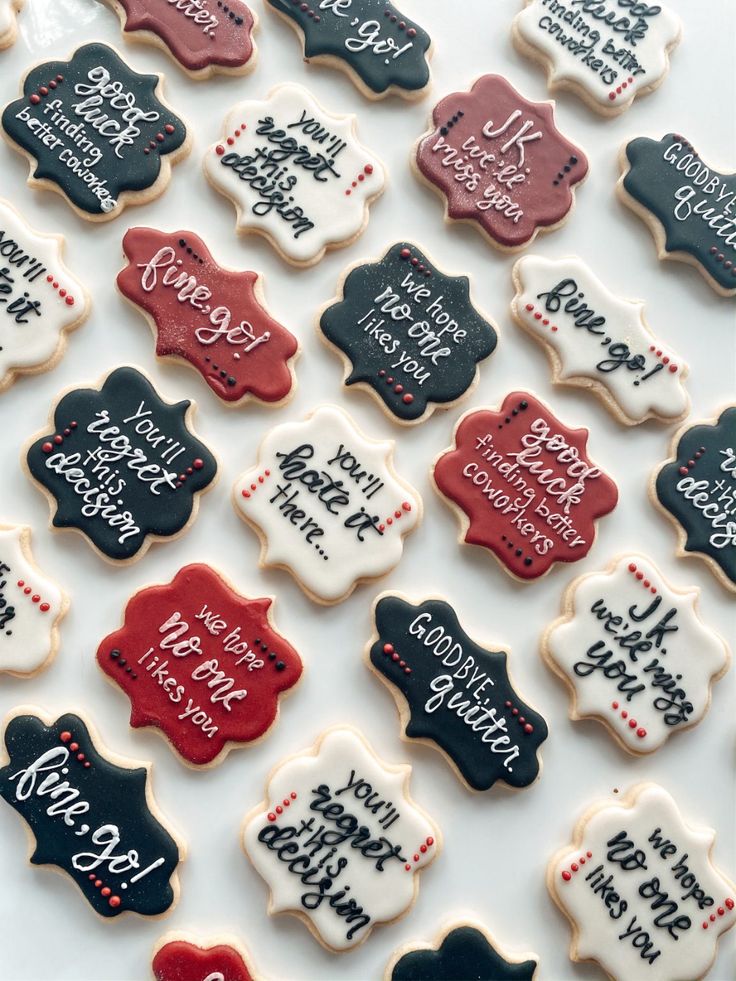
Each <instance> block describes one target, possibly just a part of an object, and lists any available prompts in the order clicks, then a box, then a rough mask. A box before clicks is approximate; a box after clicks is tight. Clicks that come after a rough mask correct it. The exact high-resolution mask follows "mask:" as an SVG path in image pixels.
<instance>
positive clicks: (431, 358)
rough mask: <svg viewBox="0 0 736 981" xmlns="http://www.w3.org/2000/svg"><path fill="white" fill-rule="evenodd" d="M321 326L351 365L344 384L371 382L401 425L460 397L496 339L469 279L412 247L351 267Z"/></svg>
mask: <svg viewBox="0 0 736 981" xmlns="http://www.w3.org/2000/svg"><path fill="white" fill-rule="evenodd" d="M320 329H321V331H322V333H323V334H324V336H325V337H326V339H327V340H328V341H329V342H330V344H332V345H334V347H336V348H337V349H338V351H339V352H340V353H342V354H344V355H345V356H346V357H347V358H348V359H349V360H350V362H351V363H352V371H350V373H349V374H348V376H347V377H346V379H345V384H346V385H354V384H356V383H360V384H363V385H367V386H368V387H369V388H370V389H371V390H372V391H373V392H375V394H376V395H377V396H378V397H379V399H380V400H381V402H383V403H384V405H385V406H386V408H387V409H388V410H389V411H390V412H391V413H392V414H393V415H394V416H396V418H397V419H399V420H400V421H401V422H419V421H420V420H423V419H425V418H427V417H428V416H429V415H431V413H432V411H433V410H434V408H435V407H436V406H437V405H447V404H449V403H453V402H456V401H457V400H458V399H460V398H461V397H462V396H463V395H464V394H465V393H466V392H467V391H468V389H469V388H470V386H471V385H473V384H474V383H475V379H476V375H477V371H478V362H479V361H482V360H483V359H484V358H487V357H488V356H489V355H490V354H492V353H493V351H494V350H495V347H496V342H497V335H496V331H495V329H494V327H493V326H492V325H491V324H489V323H488V322H487V321H486V320H484V318H483V317H481V316H480V314H479V313H478V311H477V310H476V309H475V307H474V306H473V304H472V303H471V301H470V284H469V281H468V279H467V277H466V276H447V275H445V274H444V273H442V272H440V271H439V270H438V269H437V267H436V266H434V265H433V264H432V263H431V262H430V261H429V260H428V259H427V257H426V256H425V255H424V254H423V253H422V252H421V251H420V250H419V249H418V248H417V247H416V246H415V245H413V244H412V243H410V242H398V243H396V244H395V245H392V246H391V248H389V250H388V251H387V252H386V254H385V255H384V257H383V258H382V259H379V260H378V262H370V263H364V264H362V265H359V266H356V267H355V268H354V269H352V270H351V272H349V273H348V275H347V277H346V278H345V281H344V282H343V287H342V298H341V299H339V300H338V301H337V302H336V303H333V304H332V305H331V306H329V307H327V309H325V310H324V312H323V313H322V316H321V318H320Z"/></svg>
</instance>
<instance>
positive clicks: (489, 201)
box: [416, 75, 588, 249]
mask: <svg viewBox="0 0 736 981" xmlns="http://www.w3.org/2000/svg"><path fill="white" fill-rule="evenodd" d="M432 122H433V129H432V131H431V132H429V133H428V134H427V135H426V136H423V137H422V139H421V140H420V141H419V143H418V144H417V147H416V165H417V168H418V171H419V174H420V175H421V176H422V177H423V178H424V179H425V180H426V181H427V182H428V183H429V184H430V186H432V187H433V188H436V189H437V190H439V192H440V193H441V194H442V195H443V197H445V198H446V211H447V215H448V217H450V218H454V219H456V220H458V221H471V222H475V223H476V224H477V225H478V227H479V228H480V230H481V231H482V232H483V233H484V234H485V235H486V236H487V237H488V238H489V240H490V241H491V244H494V245H497V246H500V247H501V248H504V249H520V248H523V247H524V246H526V245H528V244H529V243H530V242H532V241H533V239H534V238H535V237H536V235H537V233H538V232H539V231H540V230H546V229H551V228H552V227H554V226H556V225H559V224H560V222H561V221H562V220H563V219H564V218H566V217H567V215H568V214H569V212H570V210H571V208H572V206H573V204H574V201H575V185H576V184H579V183H580V182H581V181H583V180H584V179H585V177H586V175H587V173H588V161H587V158H586V156H585V154H584V153H583V151H582V150H581V149H580V148H579V147H577V146H575V144H574V143H571V142H570V141H569V140H566V139H565V138H564V137H563V136H562V134H561V133H560V131H559V130H558V129H557V126H556V124H555V120H554V105H553V103H551V102H529V101H528V100H527V99H525V98H523V96H521V95H519V93H518V92H517V91H516V89H514V88H513V86H511V85H510V84H509V83H508V82H507V81H506V79H505V78H502V77H501V76H500V75H483V77H482V78H479V79H478V81H477V82H475V84H474V85H473V87H472V89H471V90H470V92H454V93H453V94H452V95H450V96H448V97H447V98H446V99H443V100H442V101H441V102H440V103H438V104H437V105H436V106H435V109H434V112H433V114H432Z"/></svg>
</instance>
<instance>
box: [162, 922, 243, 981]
mask: <svg viewBox="0 0 736 981" xmlns="http://www.w3.org/2000/svg"><path fill="white" fill-rule="evenodd" d="M151 968H152V970H153V977H154V979H155V981H254V979H255V978H256V974H255V971H254V970H253V968H252V967H251V966H250V958H249V957H248V955H247V954H246V952H245V951H244V950H243V949H242V948H241V946H240V944H237V943H236V942H235V941H234V940H231V939H230V938H222V939H220V938H217V939H215V940H210V941H208V942H207V943H206V944H205V943H199V942H195V941H194V940H192V939H191V938H190V937H189V936H187V935H182V934H178V933H177V934H167V935H166V936H165V937H163V938H162V940H161V941H160V942H159V943H158V944H157V945H156V949H155V950H154V953H153V963H152V965H151Z"/></svg>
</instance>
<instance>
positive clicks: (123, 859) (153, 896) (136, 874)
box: [0, 708, 184, 918]
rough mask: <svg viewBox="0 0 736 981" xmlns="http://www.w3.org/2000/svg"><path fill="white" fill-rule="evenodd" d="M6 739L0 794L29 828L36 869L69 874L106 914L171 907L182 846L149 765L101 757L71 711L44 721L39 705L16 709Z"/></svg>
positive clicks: (149, 913) (158, 911) (98, 910)
mask: <svg viewBox="0 0 736 981" xmlns="http://www.w3.org/2000/svg"><path fill="white" fill-rule="evenodd" d="M4 739H5V749H6V760H7V762H6V765H5V766H4V767H3V768H2V769H0V797H3V798H4V799H5V800H6V801H7V803H8V804H10V806H11V807H12V808H13V809H14V810H16V811H17V812H18V814H19V815H20V816H21V817H22V818H23V820H24V821H25V822H26V824H27V825H28V830H29V832H30V836H31V837H32V839H33V840H34V848H33V853H32V855H31V862H32V863H33V864H34V865H50V866H56V867H57V868H58V869H59V870H60V871H61V872H64V873H66V875H68V876H69V877H70V878H71V879H72V881H73V882H74V883H75V885H76V886H77V887H78V888H79V890H80V891H81V893H82V895H83V896H84V898H85V899H86V900H87V902H88V903H89V904H90V906H91V907H92V909H93V910H94V911H95V913H98V914H99V915H100V916H103V917H106V918H111V917H116V916H119V915H120V914H121V913H127V912H129V911H130V912H133V913H139V914H140V915H141V916H159V915H160V914H162V913H165V912H167V910H169V909H171V907H172V906H174V905H175V903H176V901H177V899H178V895H179V884H178V878H177V867H178V865H179V862H181V861H183V859H184V849H183V847H182V846H181V845H180V844H179V843H178V842H177V841H176V839H175V838H174V837H173V835H172V834H171V832H170V831H169V830H168V829H167V828H166V826H165V825H164V823H163V822H162V821H161V820H160V818H159V814H158V811H157V809H156V805H155V802H154V800H153V797H152V794H151V789H150V780H149V778H150V770H151V767H150V764H137V763H134V762H133V761H131V760H127V759H121V758H120V757H117V756H113V754H112V753H108V752H107V751H105V752H104V753H103V752H102V751H101V750H100V749H98V745H99V741H98V739H97V737H96V736H95V735H94V733H93V732H92V731H91V727H90V726H89V725H88V723H87V722H85V721H84V720H83V719H81V718H80V717H79V716H78V715H73V714H71V713H67V714H66V715H62V716H60V718H58V719H57V720H56V721H55V722H47V721H46V720H45V718H43V715H42V713H40V712H39V710H38V709H34V708H20V709H17V710H16V711H15V712H14V713H13V714H12V715H11V716H10V717H9V718H8V719H7V720H6V725H5V736H4Z"/></svg>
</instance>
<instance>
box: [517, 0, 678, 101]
mask: <svg viewBox="0 0 736 981" xmlns="http://www.w3.org/2000/svg"><path fill="white" fill-rule="evenodd" d="M525 4H526V5H525V7H524V9H523V10H522V11H521V13H520V14H518V15H517V16H516V19H515V20H514V23H513V28H512V37H513V40H514V44H515V45H516V47H517V49H518V50H519V51H520V52H521V53H522V54H524V55H527V56H528V57H530V58H532V59H533V60H534V61H539V62H541V63H542V64H543V65H544V66H545V67H546V68H547V75H548V84H549V89H550V91H551V92H554V91H556V90H557V89H569V90H571V91H572V92H574V93H575V94H576V95H578V96H580V98H582V99H583V100H584V101H585V102H586V103H587V104H588V105H589V106H590V107H591V108H592V109H594V110H595V111H596V112H600V113H603V114H604V115H608V116H617V115H619V113H622V112H625V111H626V110H627V109H628V108H629V107H630V106H631V104H632V102H633V101H634V99H635V98H637V96H640V95H646V94H648V93H649V92H653V91H654V89H656V88H658V87H659V86H660V85H661V84H662V82H663V81H664V79H665V77H666V75H667V72H668V71H669V65H670V58H669V56H670V52H672V51H673V50H674V49H675V48H676V47H677V45H678V43H679V41H680V35H681V33H682V26H681V24H680V19H679V17H677V16H676V15H675V14H674V13H673V11H671V10H670V9H669V8H668V7H666V6H665V4H663V3H657V4H654V3H639V2H637V0H605V2H603V3H601V2H599V0H576V2H575V3H573V4H571V3H569V2H565V3H558V2H556V0H552V2H550V0H525Z"/></svg>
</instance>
